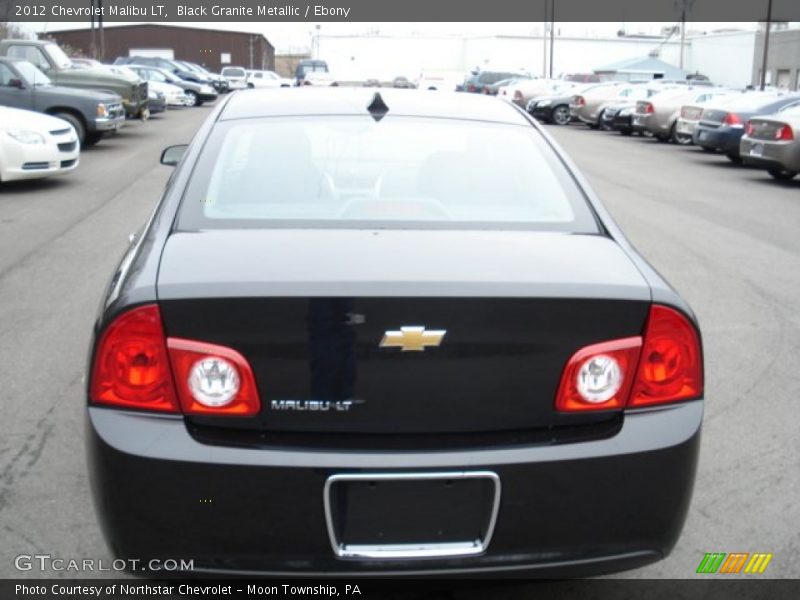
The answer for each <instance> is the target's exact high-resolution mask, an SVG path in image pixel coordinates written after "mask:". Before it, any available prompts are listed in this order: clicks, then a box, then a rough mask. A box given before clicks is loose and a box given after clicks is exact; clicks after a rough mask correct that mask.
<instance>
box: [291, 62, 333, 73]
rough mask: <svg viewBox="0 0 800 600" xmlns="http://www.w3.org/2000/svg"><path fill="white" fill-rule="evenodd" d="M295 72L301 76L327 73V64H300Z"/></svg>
mask: <svg viewBox="0 0 800 600" xmlns="http://www.w3.org/2000/svg"><path fill="white" fill-rule="evenodd" d="M297 70H298V71H299V73H300V74H301V75H305V74H306V73H313V72H317V73H327V72H328V64H327V63H324V62H320V63H302V64H300V65H299V66H298V67H297Z"/></svg>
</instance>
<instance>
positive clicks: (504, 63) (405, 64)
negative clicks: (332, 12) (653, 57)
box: [317, 31, 756, 87]
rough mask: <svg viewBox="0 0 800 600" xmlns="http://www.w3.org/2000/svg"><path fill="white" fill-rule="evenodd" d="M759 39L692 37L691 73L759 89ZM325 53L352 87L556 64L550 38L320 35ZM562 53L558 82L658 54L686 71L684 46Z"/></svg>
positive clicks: (558, 51)
mask: <svg viewBox="0 0 800 600" xmlns="http://www.w3.org/2000/svg"><path fill="white" fill-rule="evenodd" d="M755 35H756V34H755V32H754V31H747V32H728V33H719V34H708V35H700V36H690V37H687V38H686V40H685V43H684V48H683V55H684V65H683V68H684V70H685V71H688V72H691V73H694V72H700V73H703V74H704V75H707V76H708V77H709V78H710V79H711V80H712V81H713V82H715V83H719V84H722V85H729V86H736V87H744V86H745V85H748V84H750V83H752V81H751V79H752V67H753V52H754V44H755ZM317 48H318V55H319V57H320V58H323V59H325V60H326V61H328V64H329V65H330V68H331V71H332V72H333V73H334V75H335V76H336V77H337V78H338V79H341V80H346V81H359V80H364V79H367V78H373V77H374V78H377V79H380V80H384V81H386V80H391V79H393V78H394V77H396V76H398V75H403V76H406V77H408V78H410V79H414V78H416V77H417V76H418V75H419V74H420V72H421V71H422V70H423V69H436V70H440V71H452V72H454V73H456V72H457V73H466V72H467V71H470V70H472V69H474V68H476V67H478V68H481V69H496V70H504V71H513V70H525V71H528V72H530V73H531V74H533V75H543V74H546V73H547V72H548V71H549V61H550V56H549V38H547V37H546V36H545V37H543V36H542V35H527V36H522V35H494V36H466V37H461V36H444V35H443V36H432V35H427V36H412V35H381V34H374V35H320V36H319V38H318V46H317ZM554 48H555V50H554V52H553V74H554V75H555V76H558V75H559V74H561V73H587V72H591V71H592V70H593V69H595V68H599V67H602V66H604V65H607V64H610V63H615V62H618V61H622V60H625V59H630V58H635V57H646V56H648V55H649V54H650V53H651V52H653V51H654V50H656V51H658V55H659V58H660V59H661V60H663V61H665V62H667V63H670V64H672V65H675V66H678V65H679V63H680V54H681V48H680V41H679V39H677V38H670V39H664V38H659V37H634V36H630V37H605V38H590V37H566V36H565V37H562V36H556V38H555V43H554Z"/></svg>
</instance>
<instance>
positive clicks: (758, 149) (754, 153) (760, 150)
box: [750, 144, 764, 156]
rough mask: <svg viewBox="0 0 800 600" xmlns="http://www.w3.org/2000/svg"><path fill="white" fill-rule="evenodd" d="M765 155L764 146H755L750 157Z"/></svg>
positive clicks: (751, 147)
mask: <svg viewBox="0 0 800 600" xmlns="http://www.w3.org/2000/svg"><path fill="white" fill-rule="evenodd" d="M763 154H764V144H753V145H752V146H750V156H762V155H763Z"/></svg>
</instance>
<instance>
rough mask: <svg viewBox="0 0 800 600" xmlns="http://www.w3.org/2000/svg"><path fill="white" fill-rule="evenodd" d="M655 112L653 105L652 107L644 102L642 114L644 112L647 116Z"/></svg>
mask: <svg viewBox="0 0 800 600" xmlns="http://www.w3.org/2000/svg"><path fill="white" fill-rule="evenodd" d="M655 110H656V109H655V108H653V105H652V104H650V103H649V102H645V104H644V112H645V113H647V114H652V113H654V112H655Z"/></svg>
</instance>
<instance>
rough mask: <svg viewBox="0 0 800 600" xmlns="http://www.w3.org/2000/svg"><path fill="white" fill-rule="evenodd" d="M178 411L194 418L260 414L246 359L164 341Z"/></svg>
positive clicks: (200, 346)
mask: <svg viewBox="0 0 800 600" xmlns="http://www.w3.org/2000/svg"><path fill="white" fill-rule="evenodd" d="M167 346H168V348H169V356H170V359H171V360H172V368H173V370H174V372H175V383H176V385H177V387H178V397H179V398H180V402H181V408H182V409H183V412H184V413H186V414H195V415H220V414H222V415H231V416H248V415H255V414H258V412H259V411H260V410H261V402H260V400H259V398H258V392H257V391H256V381H255V377H254V376H253V371H252V369H251V368H250V364H249V363H248V362H247V359H245V358H244V356H242V355H241V354H239V353H238V352H236V351H235V350H233V349H231V348H226V347H224V346H217V345H215V344H206V343H204V342H196V341H193V340H184V339H179V338H169V339H168V340H167Z"/></svg>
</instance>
